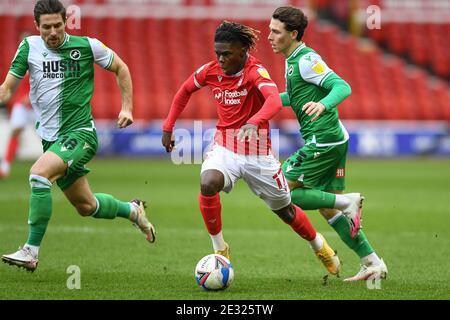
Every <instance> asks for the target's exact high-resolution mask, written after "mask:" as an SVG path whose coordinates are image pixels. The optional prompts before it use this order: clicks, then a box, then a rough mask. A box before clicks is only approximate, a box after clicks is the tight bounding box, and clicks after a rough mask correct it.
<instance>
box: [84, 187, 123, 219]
mask: <svg viewBox="0 0 450 320" xmlns="http://www.w3.org/2000/svg"><path fill="white" fill-rule="evenodd" d="M94 196H95V198H96V199H97V209H96V211H95V213H94V214H93V215H92V216H93V217H94V218H97V219H114V218H115V217H121V218H126V219H130V214H131V208H130V204H129V203H128V202H123V201H120V200H117V199H116V198H114V197H113V196H112V195H109V194H105V193H95V194H94Z"/></svg>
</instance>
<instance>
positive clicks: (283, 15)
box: [272, 6, 308, 41]
mask: <svg viewBox="0 0 450 320" xmlns="http://www.w3.org/2000/svg"><path fill="white" fill-rule="evenodd" d="M272 18H273V19H277V20H280V21H281V22H283V23H284V26H285V28H286V30H287V31H294V30H297V32H298V34H297V40H298V41H300V40H302V38H303V34H304V33H305V29H306V27H307V26H308V17H307V16H306V15H305V14H304V13H303V11H302V10H300V9H298V8H295V7H290V6H287V7H279V8H277V9H276V10H275V11H274V12H273V14H272Z"/></svg>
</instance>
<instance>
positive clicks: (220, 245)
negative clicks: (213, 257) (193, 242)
mask: <svg viewBox="0 0 450 320" xmlns="http://www.w3.org/2000/svg"><path fill="white" fill-rule="evenodd" d="M209 236H210V237H211V241H212V244H213V248H214V251H217V250H224V249H225V248H226V245H225V240H224V239H223V235H222V231H220V232H219V233H218V234H215V235H212V234H210V235H209Z"/></svg>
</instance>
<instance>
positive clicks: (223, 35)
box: [214, 21, 259, 49]
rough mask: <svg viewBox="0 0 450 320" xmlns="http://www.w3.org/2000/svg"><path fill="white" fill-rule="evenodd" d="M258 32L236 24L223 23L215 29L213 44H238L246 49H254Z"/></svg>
mask: <svg viewBox="0 0 450 320" xmlns="http://www.w3.org/2000/svg"><path fill="white" fill-rule="evenodd" d="M258 33H259V31H258V30H255V29H252V28H250V27H247V26H245V25H243V24H240V23H237V22H229V21H223V22H222V23H221V24H220V25H219V26H218V27H217V29H216V34H215V36H214V42H228V43H231V42H240V43H241V44H242V45H243V46H244V47H245V48H247V49H254V48H255V47H256V42H257V41H258Z"/></svg>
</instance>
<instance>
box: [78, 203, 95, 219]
mask: <svg viewBox="0 0 450 320" xmlns="http://www.w3.org/2000/svg"><path fill="white" fill-rule="evenodd" d="M75 208H76V209H77V212H78V214H79V215H80V216H82V217H88V216H91V215H92V214H93V213H94V212H95V210H96V209H97V204H96V203H89V202H83V203H77V204H75Z"/></svg>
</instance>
